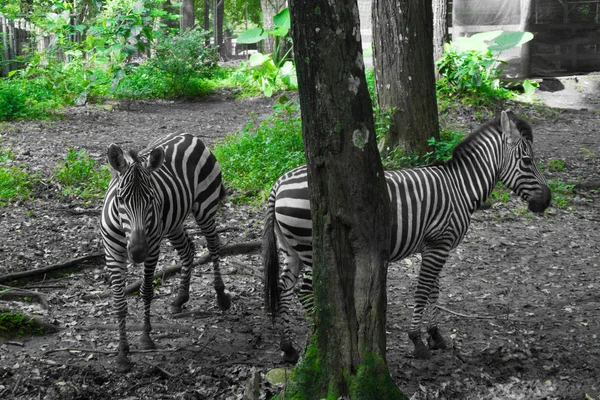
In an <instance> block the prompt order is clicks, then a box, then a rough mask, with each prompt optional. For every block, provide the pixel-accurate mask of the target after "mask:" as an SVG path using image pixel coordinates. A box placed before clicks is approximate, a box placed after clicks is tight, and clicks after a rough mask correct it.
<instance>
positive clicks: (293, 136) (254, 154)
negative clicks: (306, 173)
mask: <svg viewBox="0 0 600 400" xmlns="http://www.w3.org/2000/svg"><path fill="white" fill-rule="evenodd" d="M274 109H275V111H274V113H273V115H272V116H271V117H269V118H267V119H265V120H264V121H262V122H257V121H256V120H252V121H250V122H249V123H248V124H246V126H245V127H244V128H242V130H241V131H240V132H239V133H237V134H232V135H228V136H227V137H226V138H225V139H223V140H221V141H220V142H218V143H217V145H216V146H215V147H214V149H213V153H214V154H215V156H216V158H217V159H218V160H219V164H220V165H221V169H222V171H223V179H224V180H225V183H226V184H227V185H230V186H233V187H234V188H235V189H237V190H238V191H240V192H241V198H242V199H243V198H256V197H259V198H261V199H262V198H264V197H266V195H267V194H268V192H269V190H270V188H271V185H272V184H273V183H274V182H275V181H276V180H277V178H279V176H281V175H282V174H283V173H285V172H287V171H289V170H290V169H292V168H294V167H297V166H299V165H302V164H304V162H305V159H304V143H303V141H302V125H301V122H300V113H299V110H298V104H297V103H295V102H290V101H285V100H282V102H278V103H277V104H276V105H275V106H274Z"/></svg>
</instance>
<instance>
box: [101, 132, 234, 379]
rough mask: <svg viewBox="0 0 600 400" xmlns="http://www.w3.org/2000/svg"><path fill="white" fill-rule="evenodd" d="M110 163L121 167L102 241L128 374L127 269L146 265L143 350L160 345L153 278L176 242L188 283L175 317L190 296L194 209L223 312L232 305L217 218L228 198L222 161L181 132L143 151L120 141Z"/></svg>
mask: <svg viewBox="0 0 600 400" xmlns="http://www.w3.org/2000/svg"><path fill="white" fill-rule="evenodd" d="M108 161H109V163H110V165H111V167H112V168H113V169H114V173H113V178H112V180H111V182H110V184H109V186H108V191H107V192H106V196H105V199H104V207H103V210H102V222H101V227H102V238H103V243H104V252H105V257H106V265H107V267H108V269H109V270H110V274H111V285H112V290H113V297H114V307H115V311H116V314H117V321H118V324H119V354H118V357H117V364H118V366H119V368H120V369H122V370H125V371H126V370H128V369H130V368H131V363H130V362H129V359H128V356H127V355H128V353H129V344H128V342H127V336H126V333H125V317H126V314H127V301H126V298H125V292H124V290H125V271H126V266H127V258H128V257H129V258H130V259H131V261H133V262H134V263H136V264H139V263H144V279H143V284H142V287H141V295H142V298H143V300H144V330H143V332H142V335H141V338H140V341H141V345H142V348H144V349H152V348H154V342H153V341H152V339H151V338H150V331H151V330H152V327H151V325H150V303H151V301H152V295H153V288H152V275H153V274H154V270H155V268H156V264H157V261H158V256H159V252H160V244H161V242H162V240H163V238H165V237H166V238H168V239H169V241H170V242H171V243H172V244H173V246H174V247H175V249H176V250H177V253H178V254H179V257H180V258H181V260H182V263H183V267H182V270H181V282H180V284H179V289H178V293H177V297H176V298H175V300H173V302H172V303H171V307H172V310H173V312H181V306H182V305H183V304H184V303H185V302H187V301H188V299H189V286H190V278H191V273H192V264H193V261H194V246H193V243H192V241H191V239H190V238H189V236H188V234H187V233H186V231H185V229H184V226H183V223H184V220H185V218H186V217H187V216H188V214H189V213H190V212H192V213H193V214H194V218H195V219H196V222H197V223H198V225H199V227H200V229H201V231H202V234H203V235H204V236H205V237H206V241H207V245H208V251H209V252H210V255H211V257H212V263H213V271H214V282H213V285H214V288H215V290H216V292H217V304H218V306H219V308H220V309H221V310H227V309H228V308H229V306H230V305H231V300H230V296H229V294H227V293H226V292H225V285H224V284H223V280H222V279H221V273H220V271H219V251H220V244H219V236H218V234H217V232H216V222H215V213H216V211H217V206H218V204H219V201H220V200H221V198H222V197H223V195H224V193H225V192H224V188H223V186H222V182H221V170H220V168H219V164H218V162H217V160H216V159H215V157H214V155H213V154H212V153H211V152H210V150H209V149H208V148H207V147H206V146H205V145H204V143H202V141H200V139H198V138H196V137H194V136H192V135H188V134H183V135H177V134H173V135H170V136H168V137H166V138H164V139H160V140H156V141H154V142H153V143H151V144H150V145H148V147H147V148H146V149H144V150H142V151H141V152H140V153H139V154H138V153H137V152H136V151H129V153H128V154H123V151H122V150H121V148H120V147H119V146H117V145H116V144H111V145H110V147H109V148H108Z"/></svg>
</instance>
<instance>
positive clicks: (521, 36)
mask: <svg viewBox="0 0 600 400" xmlns="http://www.w3.org/2000/svg"><path fill="white" fill-rule="evenodd" d="M531 39H533V33H531V32H502V34H501V35H500V36H498V37H497V38H496V40H494V44H493V45H492V46H490V50H492V51H497V52H501V51H504V50H509V49H512V48H513V47H517V46H520V45H522V44H523V43H527V42H529V41H530V40H531Z"/></svg>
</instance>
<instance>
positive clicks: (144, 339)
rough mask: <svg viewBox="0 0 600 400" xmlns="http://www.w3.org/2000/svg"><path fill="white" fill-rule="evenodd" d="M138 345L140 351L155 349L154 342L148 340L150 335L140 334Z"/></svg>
mask: <svg viewBox="0 0 600 400" xmlns="http://www.w3.org/2000/svg"><path fill="white" fill-rule="evenodd" d="M140 344H141V347H142V350H154V349H155V348H156V345H155V344H154V341H153V340H152V339H150V335H148V334H147V333H142V336H141V337H140Z"/></svg>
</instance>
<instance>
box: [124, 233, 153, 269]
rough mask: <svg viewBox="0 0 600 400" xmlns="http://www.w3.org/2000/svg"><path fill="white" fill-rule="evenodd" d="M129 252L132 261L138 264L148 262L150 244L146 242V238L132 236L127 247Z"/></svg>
mask: <svg viewBox="0 0 600 400" xmlns="http://www.w3.org/2000/svg"><path fill="white" fill-rule="evenodd" d="M134 239H137V240H134ZM127 252H128V253H129V257H130V258H131V260H132V261H133V262H134V263H136V264H139V263H143V262H144V261H146V258H147V257H148V243H147V242H146V238H135V237H134V236H132V238H131V240H130V242H129V244H128V245H127Z"/></svg>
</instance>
